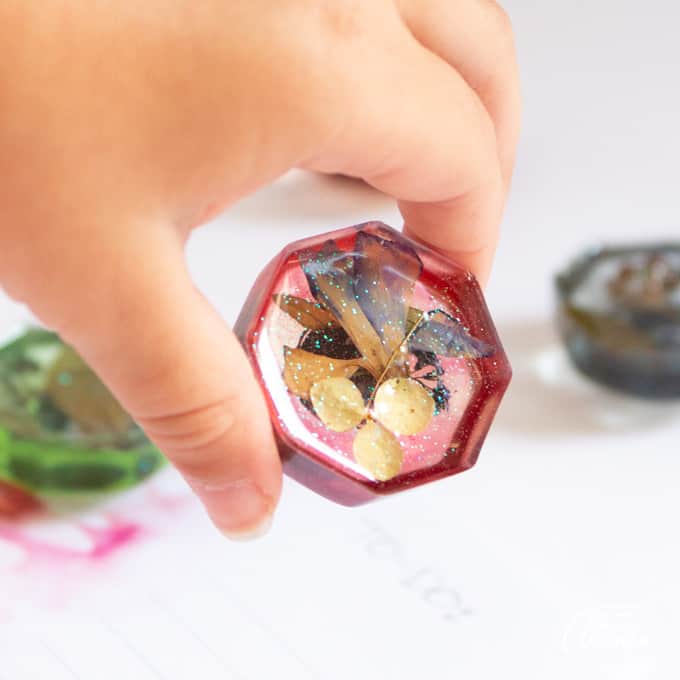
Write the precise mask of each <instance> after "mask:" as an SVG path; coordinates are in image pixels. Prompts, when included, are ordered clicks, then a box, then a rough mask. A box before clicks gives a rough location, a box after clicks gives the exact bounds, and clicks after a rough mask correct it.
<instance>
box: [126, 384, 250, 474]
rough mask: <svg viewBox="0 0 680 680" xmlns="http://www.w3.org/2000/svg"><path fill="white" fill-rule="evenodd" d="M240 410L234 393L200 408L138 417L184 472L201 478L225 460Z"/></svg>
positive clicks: (152, 438)
mask: <svg viewBox="0 0 680 680" xmlns="http://www.w3.org/2000/svg"><path fill="white" fill-rule="evenodd" d="M241 413H242V403H241V400H240V398H239V396H238V395H237V394H235V393H234V394H226V395H224V396H222V397H220V398H219V399H218V400H216V401H215V402H213V403H210V404H207V405H203V406H200V407H198V408H194V409H191V410H186V411H182V412H179V413H174V414H170V415H162V416H151V417H143V418H137V421H138V423H139V425H140V427H142V428H143V429H144V431H145V432H146V433H147V435H148V436H149V438H150V439H151V440H153V441H154V442H155V443H156V444H157V445H158V447H159V448H160V449H161V450H162V451H163V452H164V453H165V454H166V455H167V456H168V457H169V458H170V459H171V460H172V461H173V463H174V464H175V465H177V466H178V467H179V468H180V469H181V470H182V471H183V472H184V473H185V474H187V475H188V476H192V477H197V478H201V477H204V476H205V475H206V474H209V473H210V471H211V470H212V469H214V468H215V467H216V466H217V465H219V464H220V463H221V462H222V460H223V456H224V455H225V453H226V451H227V445H228V442H229V440H230V438H231V436H232V434H233V433H234V431H235V430H236V429H237V428H238V427H239V423H240V420H241V418H240V416H241Z"/></svg>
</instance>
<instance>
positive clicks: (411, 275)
mask: <svg viewBox="0 0 680 680" xmlns="http://www.w3.org/2000/svg"><path fill="white" fill-rule="evenodd" d="M422 269H423V263H422V262H421V260H420V258H419V257H418V254H417V253H416V251H415V250H414V249H413V248H412V247H411V246H410V245H408V244H407V243H406V242H400V241H393V240H389V239H383V238H380V237H379V236H374V235H373V234H370V233H368V232H366V231H359V233H358V234H357V237H356V253H355V254H354V297H355V299H356V300H357V301H358V303H359V306H360V307H361V309H362V310H363V312H364V314H365V315H366V318H367V319H368V320H369V321H370V323H371V325H372V326H373V328H374V329H375V330H376V332H377V333H378V335H379V337H380V339H381V340H382V343H383V345H384V347H385V350H386V352H387V354H388V355H389V356H392V354H393V353H394V352H395V351H396V350H397V348H398V347H399V345H401V343H402V342H403V341H404V338H405V336H406V321H407V316H408V312H409V304H410V302H411V298H412V297H413V290H414V288H415V284H416V280H417V279H418V277H419V276H420V273H421V271H422Z"/></svg>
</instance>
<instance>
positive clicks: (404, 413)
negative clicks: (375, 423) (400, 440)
mask: <svg viewBox="0 0 680 680" xmlns="http://www.w3.org/2000/svg"><path fill="white" fill-rule="evenodd" d="M433 414H434V400H433V399H432V397H431V396H430V395H429V393H428V391H427V390H426V389H425V388H424V387H423V386H422V385H421V384H420V383H419V382H418V381H417V380H413V379H412V378H391V379H390V380H386V381H385V382H384V383H383V384H382V385H381V386H380V387H379V388H378V391H377V392H376V395H375V399H374V401H373V416H374V417H375V418H376V419H377V420H379V421H380V422H381V423H382V424H383V425H384V426H385V427H386V428H387V429H388V430H391V431H392V432H395V433H397V434H418V433H419V432H422V431H423V430H424V429H425V428H426V427H427V426H428V425H429V423H430V420H431V419H432V416H433Z"/></svg>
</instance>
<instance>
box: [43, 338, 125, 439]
mask: <svg viewBox="0 0 680 680" xmlns="http://www.w3.org/2000/svg"><path fill="white" fill-rule="evenodd" d="M46 392H47V394H48V395H49V396H50V398H51V399H52V401H53V402H54V404H55V405H56V406H57V407H58V408H59V409H61V410H62V411H63V412H64V413H65V414H66V415H67V416H68V417H69V418H70V419H71V420H72V421H73V422H74V423H76V425H78V427H79V428H80V429H81V430H82V431H83V432H87V433H107V434H113V435H116V436H117V435H125V434H126V433H127V432H128V430H129V429H130V428H131V427H132V425H133V422H132V419H131V418H130V416H129V415H128V414H127V413H126V412H125V411H124V410H123V407H122V406H121V405H120V404H119V403H118V401H117V400H116V399H115V397H114V396H113V395H112V394H111V392H109V390H108V389H107V388H106V387H105V386H104V384H103V383H102V382H101V380H99V378H98V377H97V376H96V375H95V373H94V372H93V371H92V369H91V368H90V367H89V366H88V365H87V364H86V363H85V362H84V361H83V360H82V359H81V358H80V356H79V355H78V354H77V353H76V352H75V350H73V349H71V348H70V347H64V349H63V350H62V351H61V353H60V355H59V356H58V358H57V359H56V360H55V362H54V364H53V365H52V368H51V370H50V373H49V375H48V378H47V387H46Z"/></svg>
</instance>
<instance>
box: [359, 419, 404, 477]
mask: <svg viewBox="0 0 680 680" xmlns="http://www.w3.org/2000/svg"><path fill="white" fill-rule="evenodd" d="M352 450H353V452H354V459H355V460H356V462H357V463H359V465H361V467H363V468H365V469H366V470H368V471H369V472H370V473H371V474H372V475H373V476H374V477H375V478H376V479H377V480H378V481H379V482H385V481H387V480H388V479H392V477H396V476H397V475H398V474H399V471H400V470H401V463H402V461H403V460H404V451H403V449H402V448H401V444H400V443H399V441H398V440H397V438H396V437H395V436H394V435H393V434H392V433H391V432H389V431H388V430H386V429H385V428H384V427H383V426H382V425H381V424H380V423H376V422H375V421H373V420H369V421H368V422H367V423H366V424H365V425H364V426H363V427H362V428H361V429H360V430H359V431H358V432H357V436H356V437H355V438H354V444H353V447H352Z"/></svg>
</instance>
